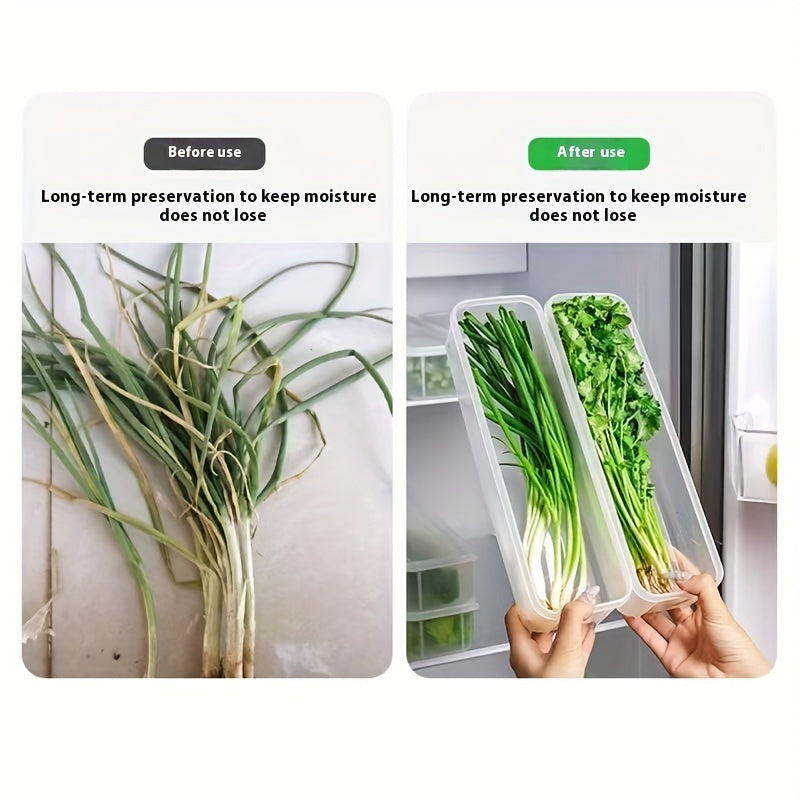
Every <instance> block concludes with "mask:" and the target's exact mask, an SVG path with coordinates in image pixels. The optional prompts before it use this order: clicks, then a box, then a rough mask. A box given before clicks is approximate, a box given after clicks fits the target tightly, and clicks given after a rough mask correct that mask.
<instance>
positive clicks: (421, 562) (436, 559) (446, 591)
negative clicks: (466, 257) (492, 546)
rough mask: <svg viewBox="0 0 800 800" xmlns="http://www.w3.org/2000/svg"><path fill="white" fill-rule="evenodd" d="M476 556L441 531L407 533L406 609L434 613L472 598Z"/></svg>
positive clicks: (429, 530)
mask: <svg viewBox="0 0 800 800" xmlns="http://www.w3.org/2000/svg"><path fill="white" fill-rule="evenodd" d="M474 570H475V555H474V554H473V553H471V552H470V551H469V550H468V549H467V547H466V546H465V545H464V544H463V543H462V542H461V541H460V540H457V539H456V538H455V537H453V536H451V535H450V534H448V533H445V532H444V531H442V530H438V529H433V528H432V529H425V530H418V529H414V530H409V531H408V534H407V540H406V610H407V611H435V610H442V609H444V608H446V607H447V606H455V605H460V604H464V603H468V602H472V601H474V599H475V589H474Z"/></svg>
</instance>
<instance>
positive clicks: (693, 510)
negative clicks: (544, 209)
mask: <svg viewBox="0 0 800 800" xmlns="http://www.w3.org/2000/svg"><path fill="white" fill-rule="evenodd" d="M592 295H594V296H598V297H600V296H603V297H612V298H613V299H614V300H618V301H619V302H621V303H623V305H624V306H625V308H626V309H627V312H628V316H629V317H630V318H631V320H633V315H632V314H631V313H630V308H629V306H628V304H627V303H626V302H625V301H624V300H623V299H622V298H621V297H618V296H617V295H614V294H611V293H609V292H592V293H585V292H584V293H579V292H576V293H570V294H558V295H555V296H554V297H551V298H550V300H548V302H547V304H546V306H545V316H546V319H547V325H548V329H549V331H550V334H551V337H552V339H553V341H554V343H555V346H556V347H555V352H556V356H557V357H556V359H555V368H556V372H557V374H558V377H559V379H560V381H561V382H562V384H563V386H564V390H565V398H566V401H567V404H568V405H569V407H570V413H571V415H572V417H573V419H575V421H576V424H577V427H578V430H579V432H580V435H581V437H582V438H583V439H588V440H589V441H591V442H592V448H591V455H590V456H589V457H588V466H589V469H590V471H591V472H592V474H593V475H594V481H595V483H596V485H597V489H598V492H599V493H600V495H601V496H602V502H603V504H604V506H608V507H610V508H612V509H613V508H614V505H613V501H612V497H611V491H610V489H609V488H608V483H607V481H606V479H605V475H604V474H603V469H602V466H601V464H600V458H599V456H598V454H597V450H596V449H595V447H594V442H593V440H592V438H591V432H590V430H589V423H588V422H587V419H586V414H585V412H584V410H583V405H582V404H581V401H580V398H579V396H578V391H577V389H576V388H575V382H574V380H573V378H572V371H571V369H570V366H569V362H568V361H567V357H566V353H565V351H564V347H563V345H562V343H561V336H560V333H559V330H558V325H557V324H556V321H555V317H554V315H553V306H554V305H555V304H556V303H559V302H561V301H562V300H567V299H569V298H571V297H576V296H583V297H588V296H592ZM628 333H629V334H630V335H631V337H632V338H633V341H634V343H635V345H636V349H637V350H638V352H639V355H640V356H641V357H642V360H643V362H644V376H643V377H644V382H645V385H646V387H647V389H648V391H649V392H650V393H651V394H652V395H653V397H655V398H656V400H657V401H658V403H659V405H660V406H661V426H660V428H659V430H658V431H657V432H656V433H655V434H654V435H653V436H652V438H651V439H650V440H649V441H648V442H647V443H646V447H647V452H648V454H649V456H650V462H651V465H650V481H651V483H652V484H653V485H654V486H655V503H656V510H657V514H658V517H659V519H660V521H661V524H662V529H663V530H664V532H665V534H666V536H667V539H668V542H669V543H670V544H671V545H672V546H673V547H674V548H676V549H677V550H679V551H680V552H681V553H683V554H684V555H685V556H686V557H687V558H688V559H689V560H690V561H691V562H692V563H693V564H695V566H697V568H698V569H699V570H701V571H703V572H708V573H709V574H710V575H712V576H713V577H714V580H715V581H716V582H717V584H719V582H720V581H721V580H722V563H721V561H720V558H719V555H718V554H717V550H716V547H715V546H714V542H713V539H712V538H711V532H710V531H709V528H708V522H707V521H706V518H705V514H704V513H703V508H702V506H701V505H700V499H699V498H698V496H697V491H696V490H695V488H694V483H693V482H692V477H691V474H690V472H689V467H688V466H687V464H686V460H685V459H684V457H683V453H682V451H681V448H680V442H679V440H678V436H677V434H676V433H675V428H674V426H673V424H672V420H671V419H670V416H669V412H668V411H667V406H666V404H665V402H664V397H663V395H662V394H661V390H660V389H659V387H658V383H657V381H656V377H655V373H654V372H653V368H652V366H651V364H650V360H649V359H648V357H647V353H646V352H645V349H644V346H643V344H642V339H641V337H640V336H639V332H638V330H637V328H636V324H635V323H634V322H633V321H632V322H631V324H630V326H629V328H628ZM609 525H610V526H611V527H612V529H613V531H614V535H615V537H617V538H618V540H619V541H620V542H624V541H625V539H624V534H623V531H622V526H621V524H620V522H619V517H618V516H617V514H616V511H615V512H614V514H613V515H612V517H611V518H610V520H609ZM622 551H623V559H624V565H625V568H626V571H627V572H628V576H629V580H630V583H631V587H632V590H631V595H630V597H629V598H628V600H627V601H626V602H625V603H624V604H623V605H622V606H621V607H620V610H621V611H622V612H623V613H624V614H628V615H632V616H639V615H641V614H643V613H645V612H647V611H660V610H665V609H668V608H675V607H677V606H680V605H682V604H684V603H687V602H688V601H689V600H690V595H688V594H686V593H685V592H681V591H676V592H670V593H668V594H655V593H653V592H650V591H648V590H647V589H645V588H644V587H643V586H642V585H641V583H640V582H639V580H638V578H637V577H636V570H635V569H634V566H633V559H632V558H631V555H630V551H629V550H628V548H627V546H624V547H623V548H622Z"/></svg>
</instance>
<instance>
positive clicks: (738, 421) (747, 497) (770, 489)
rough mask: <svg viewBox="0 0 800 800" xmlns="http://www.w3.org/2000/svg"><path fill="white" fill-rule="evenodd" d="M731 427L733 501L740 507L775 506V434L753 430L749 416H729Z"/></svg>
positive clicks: (776, 439)
mask: <svg viewBox="0 0 800 800" xmlns="http://www.w3.org/2000/svg"><path fill="white" fill-rule="evenodd" d="M730 426H731V431H730V443H731V459H730V461H731V480H732V482H733V488H734V491H735V492H736V499H737V500H739V501H740V502H743V503H773V504H774V503H777V502H778V486H777V472H778V434H777V431H770V430H760V429H758V428H756V427H754V425H753V418H752V416H751V415H750V414H749V413H748V412H743V413H740V414H734V415H732V416H731V418H730ZM771 471H772V474H770V472H771ZM773 479H774V482H773Z"/></svg>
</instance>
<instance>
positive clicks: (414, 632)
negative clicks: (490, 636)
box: [406, 602, 479, 661]
mask: <svg viewBox="0 0 800 800" xmlns="http://www.w3.org/2000/svg"><path fill="white" fill-rule="evenodd" d="M478 608H479V606H478V604H477V603H475V602H472V603H464V604H462V605H460V606H456V607H453V608H449V609H439V610H438V611H418V612H409V613H408V614H407V616H406V656H407V658H408V660H409V661H419V660H420V659H423V658H433V657H434V656H439V655H443V654H445V653H453V652H456V651H458V650H466V649H468V648H469V647H470V646H471V644H472V637H473V634H474V630H475V612H476V611H477V610H478Z"/></svg>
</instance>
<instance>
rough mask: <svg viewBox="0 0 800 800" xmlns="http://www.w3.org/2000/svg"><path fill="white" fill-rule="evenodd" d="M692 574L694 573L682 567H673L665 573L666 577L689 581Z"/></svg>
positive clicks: (672, 579) (673, 579)
mask: <svg viewBox="0 0 800 800" xmlns="http://www.w3.org/2000/svg"><path fill="white" fill-rule="evenodd" d="M692 575H693V573H691V572H686V570H682V569H671V570H669V572H665V573H664V577H665V578H667V579H668V580H671V581H688V580H689V578H691V577H692Z"/></svg>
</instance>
